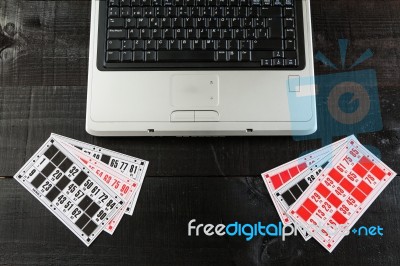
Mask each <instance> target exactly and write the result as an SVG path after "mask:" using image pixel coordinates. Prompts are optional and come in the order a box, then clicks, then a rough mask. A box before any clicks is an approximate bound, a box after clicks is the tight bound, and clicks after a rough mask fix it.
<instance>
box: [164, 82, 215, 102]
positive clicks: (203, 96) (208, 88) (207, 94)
mask: <svg viewBox="0 0 400 266" xmlns="http://www.w3.org/2000/svg"><path fill="white" fill-rule="evenodd" d="M171 104H172V105H173V106H176V107H211V106H218V105H219V77H218V75H174V76H172V77H171Z"/></svg>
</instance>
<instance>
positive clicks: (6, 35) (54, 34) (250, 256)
mask: <svg viewBox="0 0 400 266" xmlns="http://www.w3.org/2000/svg"><path fill="white" fill-rule="evenodd" d="M311 2H312V3H311V4H312V18H313V31H314V46H315V47H314V49H315V52H317V51H321V52H323V53H324V54H325V55H326V56H327V57H328V58H331V59H332V60H333V61H334V63H335V64H338V65H340V63H339V62H340V56H339V50H338V44H337V40H338V39H340V38H346V39H349V41H350V45H349V50H348V57H347V58H348V59H347V60H348V61H347V64H349V63H350V62H354V61H355V60H356V59H357V58H358V56H359V55H360V54H362V53H363V52H364V51H365V50H367V49H368V48H370V49H371V50H372V51H373V52H374V57H373V58H371V59H369V60H368V61H366V62H365V63H363V64H361V65H360V66H357V67H356V68H355V69H354V70H362V69H374V70H375V71H376V73H377V78H378V87H379V97H380V107H381V114H382V119H383V130H382V131H379V132H373V133H365V134H358V137H359V139H360V141H361V142H362V143H364V144H369V145H373V146H375V147H376V148H378V149H379V150H380V152H381V154H382V159H383V161H384V162H386V163H387V164H388V165H389V166H391V167H393V168H394V170H396V171H400V166H399V164H398V159H399V155H398V154H399V151H400V140H399V139H400V126H399V122H400V106H399V103H398V99H399V98H400V90H399V89H398V87H399V85H398V84H400V75H399V74H398V68H399V67H400V48H399V43H400V16H399V13H400V2H399V1H397V0H388V1H385V3H383V2H382V1H379V0H369V1H362V2H360V1H356V0H337V1H333V0H312V1H311ZM89 17H90V1H88V0H81V1H67V0H60V1H28V0H2V1H0V25H1V27H2V28H3V30H2V31H0V50H2V49H4V48H6V47H8V48H6V49H5V50H3V51H2V53H1V54H0V55H1V59H0V176H4V177H5V178H4V179H0V244H1V251H0V264H46V265H48V264H64V263H67V264H91V263H96V264H104V265H110V264H114V263H123V264H134V265H162V264H165V265H318V264H325V265H378V264H380V265H400V255H399V250H400V244H399V241H398V239H399V236H400V234H399V233H398V228H399V225H400V215H399V214H400V207H399V195H400V193H399V191H400V181H399V180H398V178H396V179H395V180H394V181H393V182H392V183H391V184H390V185H389V187H388V188H387V189H386V190H385V191H384V193H383V194H382V195H381V196H380V197H379V198H378V199H377V201H376V202H375V203H374V204H373V205H372V206H371V207H370V209H369V210H368V211H367V212H366V214H365V215H364V216H363V217H362V218H361V219H360V221H359V222H358V223H357V225H356V226H360V225H366V226H373V225H380V226H381V227H383V228H384V236H382V237H376V236H375V237H372V236H369V237H367V236H362V237H357V236H354V235H351V236H349V237H347V238H345V239H344V240H343V241H342V243H341V244H340V245H339V246H338V247H337V248H336V250H335V251H334V252H333V253H332V254H329V253H328V252H327V251H325V250H324V249H323V248H322V247H321V246H320V245H319V244H318V243H317V242H316V241H314V240H310V241H308V242H304V241H303V240H302V239H301V238H300V237H291V238H289V239H287V240H286V241H285V242H283V241H282V240H281V239H279V238H272V237H256V238H254V239H253V240H251V241H246V240H245V239H244V238H243V237H215V236H214V237H205V236H199V237H193V236H192V237H189V236H188V235H187V224H188V222H189V221H190V220H191V219H196V220H197V221H198V222H199V223H213V224H218V223H221V222H222V223H225V224H227V223H231V222H234V221H238V222H242V223H257V222H258V221H260V222H262V223H264V224H267V223H277V222H278V221H279V218H278V216H277V214H276V211H275V208H274V206H273V205H272V201H271V199H270V197H269V195H268V193H267V190H266V188H265V186H264V185H263V184H262V180H261V178H260V177H259V174H260V173H261V172H263V171H265V170H268V169H271V168H273V167H275V166H278V165H280V164H282V163H284V162H287V161H289V160H291V159H293V158H296V157H298V156H299V155H300V154H301V153H302V152H304V151H306V150H311V149H315V148H318V147H320V146H321V141H320V140H310V141H295V140H293V139H292V138H291V137H254V138H250V137H226V138H96V137H92V136H90V135H88V134H87V133H86V132H85V129H84V124H85V105H86V79H87V61H88V42H89ZM8 23H13V25H14V26H15V29H14V28H13V27H12V24H8ZM7 24H8V26H6V25H7ZM336 72H337V71H336V70H332V69H330V68H328V67H326V66H324V65H323V64H321V63H316V74H317V75H321V74H329V73H336ZM51 132H55V133H58V134H62V135H65V136H69V137H72V138H75V139H79V140H82V141H85V142H89V143H93V144H96V145H99V146H103V147H106V148H109V149H113V150H117V151H119V152H122V153H126V154H129V155H134V156H137V157H139V158H143V159H146V160H149V161H150V168H149V170H148V175H147V177H146V179H145V182H144V185H143V188H142V192H141V195H140V198H139V201H138V204H137V206H136V210H135V213H134V215H133V216H132V217H125V218H124V219H123V220H122V222H121V224H120V226H119V228H118V229H117V231H116V232H115V234H114V235H113V236H112V237H111V236H109V235H107V234H106V233H103V234H102V235H101V236H100V237H99V238H98V239H97V240H96V241H95V242H94V243H93V245H92V246H91V247H89V248H86V247H85V246H84V245H83V244H81V243H80V241H79V240H78V239H77V238H76V237H75V236H74V235H73V234H72V233H71V232H70V231H69V230H68V229H66V228H65V227H64V225H62V223H60V222H59V221H58V220H57V219H56V218H55V217H54V216H53V215H52V214H51V213H50V212H48V211H47V210H46V209H45V208H44V207H43V206H42V205H41V204H40V203H39V202H37V201H36V200H35V199H34V198H33V197H32V196H31V195H30V194H29V193H28V192H26V191H25V190H24V189H23V188H22V187H21V186H20V185H18V184H17V182H16V181H14V180H13V179H11V178H9V177H11V176H12V175H13V174H14V173H15V172H16V171H17V170H18V169H19V168H20V167H21V166H22V165H23V163H24V162H25V161H26V160H27V159H29V158H30V156H31V155H32V154H33V153H34V152H35V150H36V149H37V148H38V147H39V146H40V145H41V143H43V142H44V141H45V139H47V137H48V136H49V134H50V133H51Z"/></svg>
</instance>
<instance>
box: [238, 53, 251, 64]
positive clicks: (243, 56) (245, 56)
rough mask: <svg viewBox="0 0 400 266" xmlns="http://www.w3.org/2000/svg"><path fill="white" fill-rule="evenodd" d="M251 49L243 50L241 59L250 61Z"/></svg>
mask: <svg viewBox="0 0 400 266" xmlns="http://www.w3.org/2000/svg"><path fill="white" fill-rule="evenodd" d="M250 59H251V58H250V51H241V52H240V61H242V62H249V61H250Z"/></svg>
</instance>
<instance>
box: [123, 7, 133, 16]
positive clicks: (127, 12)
mask: <svg viewBox="0 0 400 266" xmlns="http://www.w3.org/2000/svg"><path fill="white" fill-rule="evenodd" d="M131 16H132V8H130V7H126V6H125V7H122V8H121V17H123V18H128V17H131Z"/></svg>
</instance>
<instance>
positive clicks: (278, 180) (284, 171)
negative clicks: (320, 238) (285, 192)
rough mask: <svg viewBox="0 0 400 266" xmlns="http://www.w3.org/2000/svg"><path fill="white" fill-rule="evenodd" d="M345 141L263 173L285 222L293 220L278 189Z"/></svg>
mask: <svg viewBox="0 0 400 266" xmlns="http://www.w3.org/2000/svg"><path fill="white" fill-rule="evenodd" d="M344 143H345V140H340V141H337V142H335V143H333V144H331V145H329V146H326V147H324V148H321V149H319V150H317V151H314V152H312V153H309V154H307V155H305V156H302V157H300V158H298V159H295V160H293V161H291V162H288V163H286V164H284V165H281V166H278V167H276V168H274V169H272V170H270V171H267V172H265V173H263V174H261V176H262V177H263V180H264V183H265V185H266V187H267V189H268V192H269V194H270V196H271V198H272V201H273V203H274V205H275V208H276V210H277V211H278V214H279V217H280V218H281V220H282V223H283V224H286V225H289V224H291V223H292V221H291V220H290V218H289V217H288V216H287V215H286V210H284V209H283V208H282V206H281V205H280V204H279V199H278V198H277V196H276V193H277V192H278V190H279V189H280V188H282V187H284V186H285V185H286V184H288V183H289V182H290V181H292V180H293V179H295V178H296V177H297V176H299V175H300V174H302V173H303V172H304V171H306V170H307V169H308V168H309V167H310V166H312V165H313V164H314V163H315V162H318V161H320V160H321V159H322V158H323V157H324V156H326V154H329V153H332V152H333V151H334V150H335V149H337V148H338V147H340V146H342V145H343V144H344Z"/></svg>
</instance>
